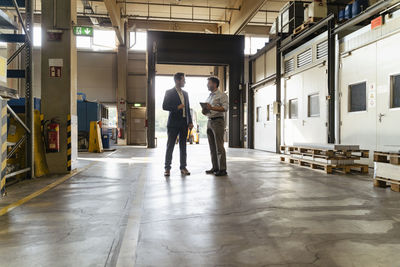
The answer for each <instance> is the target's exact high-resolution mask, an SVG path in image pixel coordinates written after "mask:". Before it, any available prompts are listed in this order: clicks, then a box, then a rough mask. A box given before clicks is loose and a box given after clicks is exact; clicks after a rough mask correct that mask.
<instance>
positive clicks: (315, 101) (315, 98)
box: [308, 94, 319, 117]
mask: <svg viewBox="0 0 400 267" xmlns="http://www.w3.org/2000/svg"><path fill="white" fill-rule="evenodd" d="M308 117H319V94H313V95H309V96H308Z"/></svg>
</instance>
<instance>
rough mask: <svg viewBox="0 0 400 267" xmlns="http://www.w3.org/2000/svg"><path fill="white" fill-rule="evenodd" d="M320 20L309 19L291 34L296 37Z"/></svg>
mask: <svg viewBox="0 0 400 267" xmlns="http://www.w3.org/2000/svg"><path fill="white" fill-rule="evenodd" d="M320 20H321V19H320V18H309V19H308V20H306V21H305V22H304V23H303V24H301V25H300V26H298V27H297V28H296V29H294V31H293V34H294V35H296V34H299V33H301V32H302V31H304V30H305V29H308V28H310V27H311V26H313V25H314V24H315V23H317V22H318V21H320Z"/></svg>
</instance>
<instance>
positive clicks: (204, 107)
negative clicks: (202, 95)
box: [200, 102, 208, 109]
mask: <svg viewBox="0 0 400 267" xmlns="http://www.w3.org/2000/svg"><path fill="white" fill-rule="evenodd" d="M207 104H208V103H206V102H200V106H201V108H202V109H208V108H207Z"/></svg>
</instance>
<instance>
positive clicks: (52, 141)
mask: <svg viewBox="0 0 400 267" xmlns="http://www.w3.org/2000/svg"><path fill="white" fill-rule="evenodd" d="M46 130H47V140H46V141H47V152H60V123H58V122H57V121H56V119H54V118H53V119H51V120H50V123H49V124H48V125H47V128H46Z"/></svg>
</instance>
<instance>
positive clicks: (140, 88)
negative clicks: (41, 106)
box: [33, 48, 147, 104]
mask: <svg viewBox="0 0 400 267" xmlns="http://www.w3.org/2000/svg"><path fill="white" fill-rule="evenodd" d="M145 55H146V53H145V52H132V53H129V63H128V78H127V79H128V86H127V90H128V92H127V94H128V102H130V103H133V102H143V103H145V102H146V86H147V84H146V83H147V78H146V65H145V62H146V60H145ZM40 62H41V54H40V49H36V48H35V49H34V51H33V91H34V96H35V97H39V98H40V97H41V81H40V80H41V68H40V64H41V63H40ZM77 71H78V77H77V78H78V81H77V83H78V86H77V88H78V92H82V93H85V94H86V96H87V99H88V100H90V101H99V102H101V103H110V104H112V103H116V88H117V54H116V52H104V51H102V52H96V51H78V70H77Z"/></svg>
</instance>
